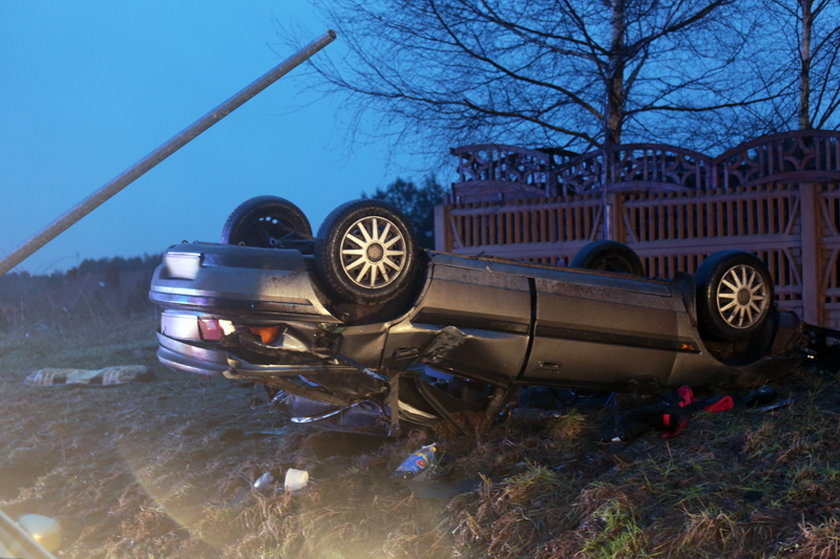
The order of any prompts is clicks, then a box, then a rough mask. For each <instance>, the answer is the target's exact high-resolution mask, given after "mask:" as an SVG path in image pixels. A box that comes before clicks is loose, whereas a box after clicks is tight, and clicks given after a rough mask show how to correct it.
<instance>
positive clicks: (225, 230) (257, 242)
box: [221, 196, 312, 248]
mask: <svg viewBox="0 0 840 559" xmlns="http://www.w3.org/2000/svg"><path fill="white" fill-rule="evenodd" d="M311 238H312V226H310V225H309V220H308V219H306V216H305V215H304V213H303V212H302V211H301V210H300V208H298V207H297V206H296V205H294V204H293V203H291V202H289V201H288V200H286V199H284V198H280V197H279V196H257V197H256V198H251V199H250V200H246V201H245V202H243V203H242V204H240V205H239V206H237V207H236V209H234V210H233V211H232V212H231V214H230V216H229V217H228V218H227V221H225V224H224V226H223V227H222V237H221V242H222V243H223V244H229V245H244V246H253V247H263V248H277V247H279V246H282V244H283V241H286V240H300V239H311Z"/></svg>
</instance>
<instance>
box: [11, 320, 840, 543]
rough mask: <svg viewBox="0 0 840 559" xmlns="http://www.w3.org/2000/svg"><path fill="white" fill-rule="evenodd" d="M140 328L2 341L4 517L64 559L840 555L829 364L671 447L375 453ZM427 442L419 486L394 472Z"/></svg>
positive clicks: (590, 428) (656, 439) (446, 442)
mask: <svg viewBox="0 0 840 559" xmlns="http://www.w3.org/2000/svg"><path fill="white" fill-rule="evenodd" d="M47 324H49V323H47ZM103 324H107V325H106V326H103ZM59 326H60V327H59ZM154 327H155V317H154V316H153V315H148V316H140V317H136V316H135V317H132V318H126V319H124V320H120V321H116V322H107V323H106V322H104V321H103V322H101V323H100V322H96V323H94V324H93V325H92V326H91V327H90V328H88V329H87V330H85V329H83V328H80V327H78V326H76V327H72V326H70V325H68V324H64V323H62V325H58V326H56V327H55V329H54V331H51V328H50V327H48V328H46V329H45V330H43V331H42V330H39V331H36V332H32V331H30V332H29V333H28V336H27V335H26V332H24V331H23V330H15V329H6V330H5V331H4V332H2V333H0V357H2V359H3V363H4V366H5V373H4V374H3V375H2V376H0V391H1V392H0V393H2V395H3V398H4V402H3V408H4V414H2V416H0V509H2V510H3V511H5V512H6V513H8V514H10V515H11V516H13V517H17V516H19V515H21V514H24V513H41V514H46V515H49V516H52V517H54V518H56V519H57V520H58V521H59V522H60V523H61V524H62V526H63V528H64V543H63V545H62V550H61V552H60V553H59V556H60V557H78V558H89V557H113V558H135V557H136V558H143V559H148V558H150V557H190V558H194V557H202V558H203V557H210V558H212V557H225V558H229V557H230V558H237V557H241V558H246V557H247V558H253V557H266V558H269V557H295V558H309V557H311V558H348V559H350V558H357V557H369V556H384V557H419V556H429V557H452V556H460V557H486V556H488V555H489V556H493V557H511V558H512V557H546V558H547V557H648V556H662V557H683V556H689V555H690V556H692V557H773V556H780V557H781V556H793V557H806V556H807V557H812V556H816V557H820V556H822V557H833V556H837V553H836V551H837V549H836V545H837V544H836V542H837V541H838V538H840V532H838V521H839V520H840V519H838V516H837V511H838V510H840V489H838V487H839V486H840V483H838V481H840V480H838V477H840V470H838V467H837V465H838V464H840V444H838V442H837V441H838V434H840V415H838V404H837V402H840V392H839V391H838V388H837V382H836V381H837V378H836V373H835V372H833V371H819V372H814V371H806V370H803V371H802V372H800V373H799V374H797V375H795V376H794V377H793V378H791V379H789V380H788V381H786V383H785V384H782V385H778V386H777V388H778V390H779V391H780V392H782V393H783V394H789V393H790V394H794V395H795V396H796V398H797V401H796V403H795V404H794V405H792V406H789V407H785V408H782V409H779V410H776V411H773V412H767V413H751V412H747V411H743V410H740V411H734V412H727V413H722V414H715V415H711V414H700V415H697V416H695V417H693V418H692V420H691V422H690V424H689V425H688V427H687V428H686V430H685V431H684V432H683V433H682V434H681V435H680V436H679V437H677V438H675V439H673V440H664V439H662V438H660V436H659V434H657V433H650V434H648V435H644V436H642V437H641V438H639V439H637V440H635V441H633V442H632V443H629V444H624V443H619V444H607V443H603V442H600V430H601V429H602V428H603V427H604V426H605V425H608V424H609V422H610V421H611V417H610V414H609V413H608V412H607V411H605V410H602V409H588V410H558V414H557V416H556V417H553V418H549V419H542V420H539V419H534V418H533V417H530V418H521V419H517V418H515V417H514V418H512V419H511V420H509V421H507V422H505V423H503V424H500V425H497V426H495V427H494V428H493V429H492V430H491V431H490V432H488V433H485V434H483V435H481V436H479V437H477V436H475V435H471V436H466V437H458V436H455V435H454V434H453V433H451V432H450V433H448V432H446V430H445V428H444V429H442V430H440V431H439V432H436V433H430V432H420V431H417V432H413V433H410V434H409V435H408V436H407V437H405V438H402V439H399V440H388V439H379V438H372V437H359V436H351V435H342V434H335V433H321V432H317V431H313V430H311V429H309V428H304V427H300V426H294V425H289V424H287V422H286V421H285V420H284V418H283V417H282V416H280V415H279V414H277V413H275V412H273V411H271V410H270V409H269V408H268V406H267V398H266V396H265V394H264V393H263V391H262V389H261V388H259V387H254V386H250V385H243V384H239V383H235V382H231V381H226V380H223V379H206V378H202V377H197V376H191V375H187V374H183V373H175V372H172V371H169V370H167V369H165V368H163V367H161V366H160V365H159V364H158V363H157V362H156V360H155V357H154V351H155V347H156V345H155V340H154V336H153V330H154ZM55 331H61V332H63V333H64V334H63V335H60V336H59V335H55ZM128 363H138V364H142V365H148V366H149V367H152V368H153V369H154V371H155V374H156V380H155V381H154V382H149V383H132V384H125V385H120V386H113V387H108V388H104V387H99V388H94V387H85V386H59V387H39V388H34V387H29V386H25V385H24V384H23V378H24V377H25V375H26V374H27V373H29V372H31V371H32V370H35V369H40V368H44V367H59V366H61V367H65V366H66V367H81V368H88V369H95V368H100V367H105V366H108V365H115V364H128ZM271 430H275V431H277V432H278V434H275V435H272V436H267V435H261V434H259V433H261V432H267V431H271ZM433 440H434V441H436V442H438V444H439V446H440V449H441V453H440V454H442V457H441V460H440V463H439V464H438V475H439V476H440V477H439V478H438V481H439V482H440V484H441V485H439V486H438V487H437V488H436V490H435V491H425V492H421V491H419V490H418V487H419V486H418V487H415V489H414V490H413V489H412V486H411V485H408V484H404V483H401V482H398V481H395V480H393V479H391V477H390V473H391V472H392V471H393V469H394V468H395V467H396V466H397V465H398V464H399V463H400V462H401V461H402V459H403V458H404V457H405V456H406V454H408V453H409V452H411V451H412V450H414V449H415V448H417V447H418V446H420V445H422V444H426V443H429V442H431V441H433ZM290 467H293V468H299V469H306V470H308V471H309V472H310V474H311V476H312V480H311V483H310V486H309V487H308V488H307V489H306V490H304V491H302V492H301V493H298V494H284V493H283V492H277V491H268V492H267V493H257V492H254V491H252V489H251V487H250V483H249V482H252V481H254V480H256V479H257V477H258V476H259V475H260V474H262V473H264V472H271V473H272V474H273V475H274V477H275V478H277V479H282V476H283V473H284V472H285V470H286V469H288V468H290ZM444 484H446V485H444ZM441 488H443V489H441ZM452 488H454V490H452V491H450V489H452ZM459 488H461V489H459ZM426 489H428V488H426ZM459 490H463V492H460V493H459ZM429 497H431V498H429Z"/></svg>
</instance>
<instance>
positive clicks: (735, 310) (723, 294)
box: [717, 264, 770, 330]
mask: <svg viewBox="0 0 840 559" xmlns="http://www.w3.org/2000/svg"><path fill="white" fill-rule="evenodd" d="M767 292H768V291H767V283H766V282H765V280H764V277H763V276H762V275H761V274H760V273H759V272H758V270H756V269H755V268H753V267H752V266H747V265H744V264H741V265H738V266H733V267H732V268H730V269H729V270H727V271H726V273H725V274H724V275H723V277H722V278H721V281H720V285H719V286H718V290H717V307H718V313H719V314H720V316H721V318H723V320H724V321H725V322H726V324H728V325H729V326H731V327H733V328H737V329H739V330H744V329H747V328H751V327H752V326H755V325H756V324H758V323H759V321H760V320H761V319H762V317H763V316H764V314H765V313H766V311H767V308H768V306H769V305H770V301H769V299H768V298H767Z"/></svg>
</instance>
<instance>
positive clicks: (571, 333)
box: [536, 324, 700, 353]
mask: <svg viewBox="0 0 840 559" xmlns="http://www.w3.org/2000/svg"><path fill="white" fill-rule="evenodd" d="M536 336H537V337H543V338H560V339H564V340H573V341H577V342H590V343H596V344H607V345H620V346H630V347H640V348H646V349H661V350H664V351H676V352H680V353H700V349H699V348H698V347H697V344H696V343H695V342H694V341H693V340H685V339H676V338H652V337H646V336H635V335H633V334H619V333H616V332H603V331H593V330H581V329H579V328H568V327H565V326H549V325H546V324H538V325H537V328H536Z"/></svg>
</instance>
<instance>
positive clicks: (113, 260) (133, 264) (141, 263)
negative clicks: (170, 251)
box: [0, 254, 162, 304]
mask: <svg viewBox="0 0 840 559" xmlns="http://www.w3.org/2000/svg"><path fill="white" fill-rule="evenodd" d="M161 257H162V255H161V254H144V255H143V256H134V257H130V258H123V257H122V256H113V257H109V258H99V259H96V260H94V259H92V258H86V259H85V260H83V261H82V262H81V263H80V264H79V265H78V266H76V267H73V268H70V269H69V270H67V271H55V272H52V273H51V274H49V275H32V274H30V273H29V272H14V273H11V274H4V275H0V303H4V304H8V303H9V302H12V301H19V300H20V298H21V296H24V295H27V296H30V297H31V296H32V295H33V294H35V293H38V292H47V291H48V290H50V289H52V288H55V287H58V286H60V285H63V284H65V283H67V282H68V281H72V280H73V279H74V278H78V277H82V276H86V275H88V274H107V273H113V272H114V271H117V272H135V271H148V272H149V273H150V274H151V271H152V270H153V269H154V268H155V267H156V266H157V265H158V264H159V263H160V260H161Z"/></svg>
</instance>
